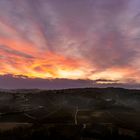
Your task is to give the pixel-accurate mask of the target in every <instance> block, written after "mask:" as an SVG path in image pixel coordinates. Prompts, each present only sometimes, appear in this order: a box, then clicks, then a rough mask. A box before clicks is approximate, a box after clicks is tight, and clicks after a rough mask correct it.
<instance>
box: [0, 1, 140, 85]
mask: <svg viewBox="0 0 140 140" xmlns="http://www.w3.org/2000/svg"><path fill="white" fill-rule="evenodd" d="M139 46H140V1H139V0H45V1H43V0H1V1H0V63H1V65H0V75H5V74H12V75H23V76H27V77H29V78H43V79H52V78H54V79H55V78H66V79H85V80H86V79H90V80H93V81H95V82H97V83H102V84H104V83H105V84H106V83H113V84H114V83H115V84H119V83H132V81H133V82H134V83H137V84H139V83H140V78H139V77H140V61H139V58H140V47H139Z"/></svg>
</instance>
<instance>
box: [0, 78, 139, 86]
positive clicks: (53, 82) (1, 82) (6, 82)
mask: <svg viewBox="0 0 140 140" xmlns="http://www.w3.org/2000/svg"><path fill="white" fill-rule="evenodd" d="M98 81H104V82H105V81H110V82H112V81H111V80H106V79H98V80H95V81H94V80H71V79H40V78H28V77H26V76H21V75H18V76H16V77H15V76H13V75H4V76H0V88H2V89H65V88H85V87H100V88H103V87H123V88H138V89H139V88H140V84H137V83H134V82H133V83H125V84H123V83H115V81H113V82H114V83H110V84H109V83H108V84H98V83H97V82H98ZM116 82H117V81H116Z"/></svg>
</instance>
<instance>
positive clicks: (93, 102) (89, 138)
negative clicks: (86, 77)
mask: <svg viewBox="0 0 140 140" xmlns="http://www.w3.org/2000/svg"><path fill="white" fill-rule="evenodd" d="M139 118H140V91H139V90H127V89H122V88H102V89H99V88H84V89H65V90H10V91H9V90H3V91H1V92H0V140H11V139H13V140H19V139H21V140H22V139H51V140H52V139H53V140H63V139H66V140H72V139H75V140H81V139H82V140H100V139H111V140H114V139H118V140H120V139H123V140H124V139H127V140H129V139H130V140H138V139H139V138H140V119H139Z"/></svg>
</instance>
